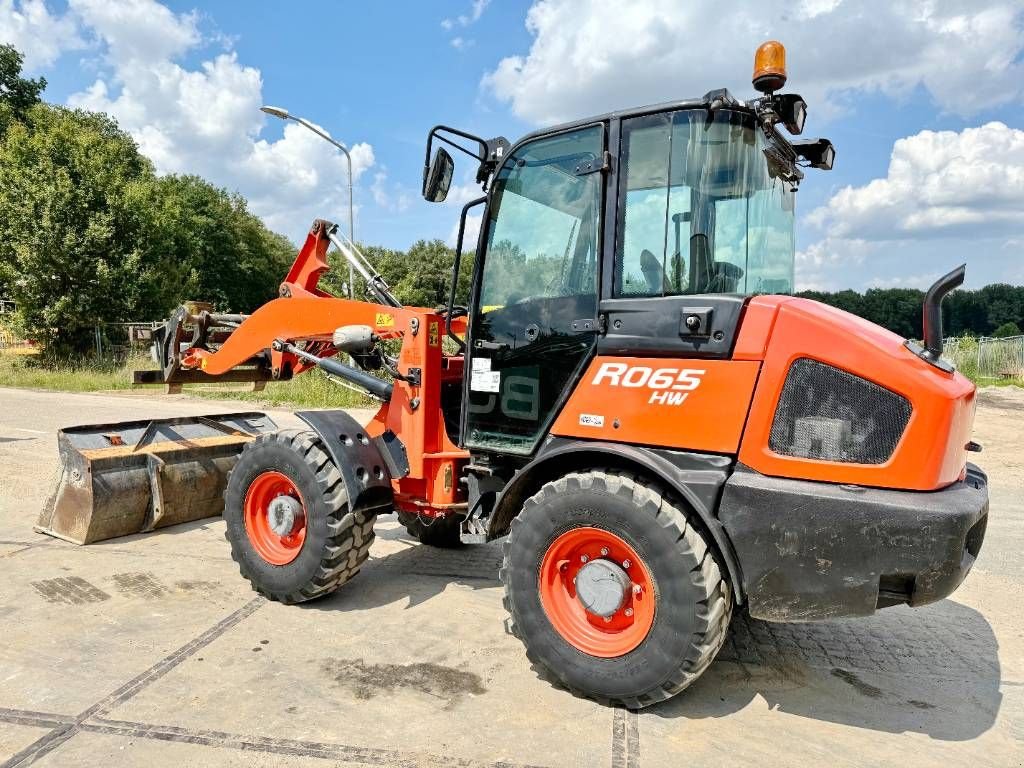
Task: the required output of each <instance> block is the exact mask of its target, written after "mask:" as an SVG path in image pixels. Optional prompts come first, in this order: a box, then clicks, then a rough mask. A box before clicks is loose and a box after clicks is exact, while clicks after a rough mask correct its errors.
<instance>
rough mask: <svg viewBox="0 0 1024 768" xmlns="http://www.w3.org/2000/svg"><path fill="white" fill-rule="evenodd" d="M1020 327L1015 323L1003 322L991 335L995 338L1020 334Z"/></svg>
mask: <svg viewBox="0 0 1024 768" xmlns="http://www.w3.org/2000/svg"><path fill="white" fill-rule="evenodd" d="M1020 335H1021V332H1020V328H1019V327H1018V326H1017V324H1016V323H1003V324H1002V325H1000V326H999V327H998V328H996V329H995V330H994V331H993V332H992V336H993V337H995V338H997V339H1008V338H1010V337H1011V336H1020Z"/></svg>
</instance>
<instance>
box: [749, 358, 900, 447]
mask: <svg viewBox="0 0 1024 768" xmlns="http://www.w3.org/2000/svg"><path fill="white" fill-rule="evenodd" d="M910 412H911V405H910V401H909V400H907V399H906V398H905V397H903V396H902V395H900V394H898V393H896V392H892V391H890V390H888V389H886V388H885V387H880V386H879V385H877V384H875V383H873V382H870V381H867V380H866V379H862V378H861V377H860V376H855V375H853V374H851V373H847V372H846V371H842V370H840V369H839V368H835V367H833V366H831V365H827V364H825V363H820V362H818V361H817V360H810V359H807V358H801V359H799V360H797V361H796V362H794V363H793V365H792V366H790V369H789V373H788V374H786V383H785V385H784V386H783V388H782V396H781V397H780V398H779V404H778V406H777V407H776V409H775V419H774V420H773V421H772V429H771V433H770V436H769V440H768V447H769V448H771V449H772V450H773V451H774V452H775V453H779V454H782V455H784V456H799V457H801V458H807V459H824V460H826V461H837V462H843V463H849V464H883V463H885V462H886V461H888V460H889V457H890V456H892V452H893V451H894V450H895V449H896V444H897V443H898V442H899V441H900V437H902V436H903V431H904V430H905V429H906V428H907V422H908V421H909V420H910Z"/></svg>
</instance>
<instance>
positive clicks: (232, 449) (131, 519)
mask: <svg viewBox="0 0 1024 768" xmlns="http://www.w3.org/2000/svg"><path fill="white" fill-rule="evenodd" d="M276 429H277V425H276V424H274V422H273V421H272V420H271V419H270V417H268V416H267V415H266V414H263V413H227V414H220V415H216V416H189V417H182V418H173V419H157V420H153V421H126V422H121V423H118V424H94V425H88V426H81V427H68V428H67V429H62V430H61V431H60V432H58V433H57V446H58V448H59V450H60V461H61V472H60V477H59V478H58V480H57V488H56V490H55V491H54V493H53V495H52V496H51V497H50V500H49V501H48V502H47V504H46V507H45V508H44V509H43V512H42V514H41V515H40V516H39V523H38V525H36V526H35V530H36V531H38V532H39V533H46V534H49V535H51V536H56V537H57V538H59V539H65V540H66V541H71V542H74V543H75V544H91V543H92V542H94V541H103V540H104V539H112V538H115V537H117V536H127V535H128V534H132V533H142V532H144V531H152V530H154V529H156V528H162V527H164V526H167V525H176V524H177V523H184V522H187V521H190V520H199V519H201V518H204V517H214V516H217V515H220V514H221V512H222V511H223V509H224V487H225V485H226V483H227V475H228V472H230V471H231V468H232V467H234V465H235V462H236V461H237V460H238V454H239V453H240V452H241V450H242V448H243V447H244V446H245V444H246V443H248V442H249V441H251V440H253V439H254V438H255V437H256V436H257V435H259V434H260V433H263V432H272V431H274V430H276Z"/></svg>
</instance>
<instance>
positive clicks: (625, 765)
mask: <svg viewBox="0 0 1024 768" xmlns="http://www.w3.org/2000/svg"><path fill="white" fill-rule="evenodd" d="M612 768H640V720H639V718H638V717H637V714H636V712H632V711H630V710H628V709H622V708H618V707H617V708H616V709H615V711H614V713H613V714H612Z"/></svg>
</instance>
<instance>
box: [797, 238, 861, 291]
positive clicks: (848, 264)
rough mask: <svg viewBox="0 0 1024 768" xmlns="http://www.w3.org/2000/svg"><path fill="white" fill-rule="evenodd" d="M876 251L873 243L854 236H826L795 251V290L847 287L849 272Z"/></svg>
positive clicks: (825, 289) (853, 270) (828, 289)
mask: <svg viewBox="0 0 1024 768" xmlns="http://www.w3.org/2000/svg"><path fill="white" fill-rule="evenodd" d="M874 251H875V247H874V246H873V244H871V243H868V242H866V241H864V240H857V239H836V238H831V237H826V238H824V239H822V240H819V241H818V242H816V243H812V244H811V245H809V246H808V247H807V248H804V249H802V250H799V251H797V252H796V270H795V271H796V290H798V291H833V290H837V289H839V288H845V287H849V283H848V282H847V283H845V284H844V283H843V282H841V280H842V279H843V278H845V279H846V280H847V281H848V279H849V275H850V274H851V273H854V272H855V269H854V268H856V267H859V266H860V265H862V264H863V263H864V260H865V259H866V258H867V257H868V256H869V255H871V254H872V253H873V252H874Z"/></svg>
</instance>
